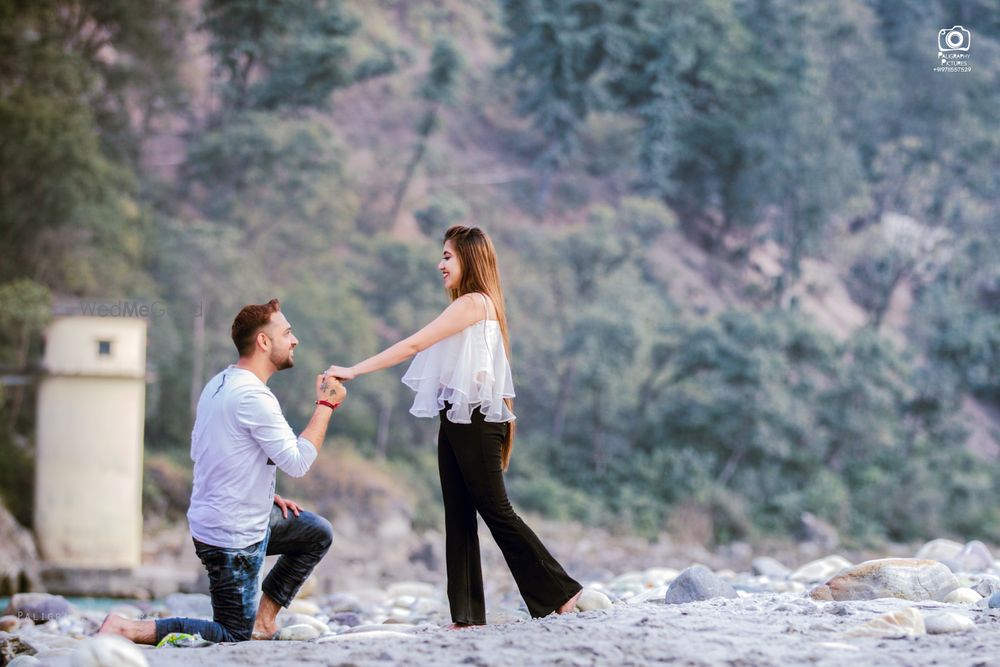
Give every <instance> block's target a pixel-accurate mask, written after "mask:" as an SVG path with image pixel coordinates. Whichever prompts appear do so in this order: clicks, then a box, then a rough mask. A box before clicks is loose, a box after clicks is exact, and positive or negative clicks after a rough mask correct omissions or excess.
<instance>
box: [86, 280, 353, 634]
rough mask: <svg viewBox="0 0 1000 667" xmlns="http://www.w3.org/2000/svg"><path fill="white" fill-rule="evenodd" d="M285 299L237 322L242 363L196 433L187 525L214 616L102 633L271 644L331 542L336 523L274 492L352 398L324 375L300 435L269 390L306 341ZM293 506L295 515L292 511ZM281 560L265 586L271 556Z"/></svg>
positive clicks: (299, 468)
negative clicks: (278, 478) (278, 476)
mask: <svg viewBox="0 0 1000 667" xmlns="http://www.w3.org/2000/svg"><path fill="white" fill-rule="evenodd" d="M279 308H280V304H279V303H278V300H277V299H272V300H271V301H269V302H268V303H266V304H263V305H249V306H245V307H244V308H243V310H241V311H240V313H239V315H237V316H236V320H235V321H234V322H233V331H232V335H233V343H235V344H236V349H237V350H238V351H239V361H238V362H237V363H236V364H234V365H232V366H229V367H228V368H226V369H225V370H223V371H222V372H221V373H219V374H218V375H216V376H215V377H214V378H212V379H211V380H209V382H208V384H207V385H206V386H205V389H204V390H203V391H202V393H201V398H200V400H199V401H198V412H197V415H196V417H195V423H194V430H193V431H192V433H191V459H192V460H193V461H194V488H193V489H192V492H191V506H190V508H189V509H188V513H187V517H188V524H189V525H190V528H191V536H192V538H193V539H194V547H195V552H196V553H197V554H198V557H199V558H200V559H201V562H202V563H203V564H204V565H205V568H206V569H207V570H208V580H209V588H210V591H211V595H212V610H213V617H214V620H212V621H206V620H202V619H193V618H163V619H157V620H156V621H132V620H128V619H125V618H122V617H120V616H117V615H114V614H109V615H108V617H107V618H106V619H105V620H104V623H103V624H102V625H101V629H100V630H99V633H108V634H119V635H122V636H124V637H127V638H128V639H131V640H132V641H134V642H139V643H145V644H155V643H158V642H159V641H160V640H161V639H163V637H164V636H166V635H167V634H169V633H171V632H187V633H190V634H194V633H200V634H201V636H202V637H204V638H205V639H208V640H210V641H213V642H233V641H244V640H247V639H250V638H251V636H252V637H253V638H255V639H268V638H270V637H271V635H272V634H274V632H275V630H276V628H275V623H274V617H275V615H276V614H277V613H278V610H279V608H280V607H287V606H288V604H289V603H290V602H291V601H292V600H293V599H294V598H295V594H296V593H297V592H298V590H299V588H300V587H301V586H302V584H303V582H305V580H306V577H308V576H309V573H310V572H312V570H313V568H314V567H315V566H316V564H317V563H318V562H319V561H320V559H321V558H323V556H324V555H325V554H326V552H327V550H328V549H329V548H330V543H331V541H332V539H333V533H332V531H331V528H330V523H329V522H328V521H327V520H326V519H324V518H322V517H320V516H317V515H315V514H313V513H312V512H306V511H304V510H302V509H301V508H300V507H298V505H296V504H295V503H293V502H291V501H287V500H284V499H282V498H281V497H280V496H278V495H276V494H275V492H274V480H275V469H276V468H281V470H282V471H284V472H286V473H288V474H289V475H292V476H293V477H301V476H302V475H304V474H305V473H306V471H307V470H309V467H310V466H311V465H312V463H313V461H315V460H316V456H317V453H318V452H319V449H320V448H321V447H322V446H323V439H324V438H325V436H326V429H327V425H328V424H329V423H330V416H331V415H332V414H333V411H334V410H335V409H336V407H337V406H338V405H340V403H341V401H343V400H344V398H345V396H346V395H347V390H346V389H345V388H344V386H343V385H342V384H340V382H338V381H337V380H336V379H334V378H332V377H326V376H325V375H319V376H317V377H316V409H315V411H314V412H313V415H312V419H310V420H309V425H308V426H306V428H305V430H304V431H302V434H301V435H300V436H299V437H298V438H296V437H295V434H294V432H293V431H292V429H291V427H290V426H289V425H288V422H287V421H285V418H284V416H283V415H282V412H281V407H280V406H279V405H278V400H277V399H276V398H275V397H274V394H272V393H271V390H270V389H268V387H267V381H268V379H269V378H270V377H271V376H272V375H273V374H274V373H275V372H277V371H280V370H284V369H286V368H291V367H292V365H293V363H294V355H295V346H296V345H298V344H299V341H298V339H296V338H295V336H294V335H293V334H292V327H291V325H290V324H289V323H288V320H287V319H285V316H284V315H283V314H282V312H281V310H280V309H279ZM288 510H291V511H288ZM265 555H267V556H271V555H280V558H279V559H278V561H277V563H275V565H274V567H273V568H272V569H271V571H270V573H269V574H268V575H267V578H266V579H264V583H263V585H262V593H261V596H260V604H259V606H258V605H257V604H256V601H257V577H258V574H259V572H260V569H261V566H262V565H263V563H264V556H265Z"/></svg>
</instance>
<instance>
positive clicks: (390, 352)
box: [326, 294, 485, 380]
mask: <svg viewBox="0 0 1000 667" xmlns="http://www.w3.org/2000/svg"><path fill="white" fill-rule="evenodd" d="M484 315H485V313H484V312H483V303H482V301H481V300H479V301H478V302H477V300H476V297H475V296H474V295H472V294H463V295H462V296H460V297H458V298H457V299H455V300H454V301H452V302H451V305H449V306H448V307H447V308H445V309H444V310H443V311H442V312H441V314H440V315H438V316H437V317H436V318H434V320H433V321H432V322H431V323H430V324H428V325H427V326H425V327H424V328H423V329H421V330H420V331H418V332H416V333H415V334H413V335H412V336H409V337H408V338H404V339H403V340H401V341H399V342H398V343H396V344H395V345H392V346H391V347H388V348H386V349H385V350H383V351H381V352H379V353H378V354H376V355H375V356H372V357H368V358H367V359H365V360H364V361H362V362H359V363H357V364H355V365H353V366H351V367H350V368H345V367H343V366H330V367H329V368H328V369H326V374H327V375H332V376H333V377H335V378H339V379H341V380H353V379H354V378H356V377H357V376H359V375H364V374H365V373H371V372H373V371H380V370H382V369H383V368H389V367H391V366H395V365H396V364H398V363H400V362H403V361H406V360H407V359H409V358H410V357H412V356H413V355H415V354H416V353H417V352H421V351H423V350H426V349H427V348H428V347H430V346H431V345H433V344H434V343H436V342H438V341H439V340H444V339H445V338H447V337H448V336H453V335H455V334H457V333H458V332H459V331H461V330H462V329H464V328H466V327H467V326H469V325H471V324H474V323H475V322H478V321H479V320H481V319H483V317H484Z"/></svg>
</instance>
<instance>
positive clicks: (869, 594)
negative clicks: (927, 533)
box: [809, 558, 959, 601]
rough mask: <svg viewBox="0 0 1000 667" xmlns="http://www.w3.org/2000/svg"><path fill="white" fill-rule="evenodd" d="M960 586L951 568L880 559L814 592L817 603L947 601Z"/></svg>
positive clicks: (812, 593)
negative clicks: (824, 601) (878, 599)
mask: <svg viewBox="0 0 1000 667" xmlns="http://www.w3.org/2000/svg"><path fill="white" fill-rule="evenodd" d="M958 587H959V583H958V579H956V578H955V575H954V574H952V573H951V570H949V569H948V568H947V566H945V565H942V564H941V563H939V562H937V561H933V560H917V559H915V558H880V559H878V560H870V561H866V562H864V563H861V564H860V565H855V566H854V567H852V568H850V569H848V570H846V571H844V572H841V573H840V574H838V575H837V576H835V577H833V578H832V579H830V580H829V581H827V582H826V583H825V584H823V585H820V586H817V587H816V588H814V589H813V590H812V591H811V592H810V593H809V595H810V597H812V598H813V599H814V600H837V601H844V600H874V599H877V598H900V599H903V600H913V601H921V600H938V601H941V600H944V598H945V596H947V595H948V593H950V592H952V591H953V590H955V589H956V588H958Z"/></svg>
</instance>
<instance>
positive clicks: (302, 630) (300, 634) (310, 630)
mask: <svg viewBox="0 0 1000 667" xmlns="http://www.w3.org/2000/svg"><path fill="white" fill-rule="evenodd" d="M320 634H322V633H321V632H320V631H319V630H317V629H316V628H315V627H314V626H312V625H309V624H307V623H299V624H298V625H287V626H285V627H283V628H281V629H280V630H278V631H277V632H276V633H275V634H274V637H272V639H275V640H277V641H287V642H307V641H309V640H310V639H316V638H317V637H319V636H320Z"/></svg>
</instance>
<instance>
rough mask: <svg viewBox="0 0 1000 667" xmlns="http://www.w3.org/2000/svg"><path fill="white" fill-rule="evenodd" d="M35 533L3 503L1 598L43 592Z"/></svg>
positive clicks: (0, 513) (0, 515)
mask: <svg viewBox="0 0 1000 667" xmlns="http://www.w3.org/2000/svg"><path fill="white" fill-rule="evenodd" d="M38 563H39V558H38V550H37V549H36V548H35V540H34V538H33V537H32V536H31V532H30V531H29V530H27V529H26V528H24V527H23V526H21V524H19V523H18V522H17V520H16V519H15V518H14V517H13V515H11V513H10V512H8V511H7V508H6V507H4V506H3V503H0V597H4V596H7V595H13V594H14V593H23V592H26V591H37V590H41V589H42V584H41V575H40V572H39V567H38Z"/></svg>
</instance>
